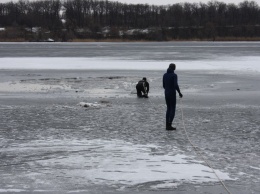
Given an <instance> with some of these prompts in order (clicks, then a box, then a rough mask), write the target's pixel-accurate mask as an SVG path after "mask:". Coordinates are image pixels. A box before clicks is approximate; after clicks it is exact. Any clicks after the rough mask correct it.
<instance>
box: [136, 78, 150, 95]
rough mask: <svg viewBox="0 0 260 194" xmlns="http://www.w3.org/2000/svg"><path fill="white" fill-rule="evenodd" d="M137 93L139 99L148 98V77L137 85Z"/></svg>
mask: <svg viewBox="0 0 260 194" xmlns="http://www.w3.org/2000/svg"><path fill="white" fill-rule="evenodd" d="M136 92H137V96H138V97H140V98H148V92H149V83H148V82H147V81H146V77H144V78H143V79H142V80H140V81H139V82H138V83H137V84H136Z"/></svg>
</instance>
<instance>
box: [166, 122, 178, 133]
mask: <svg viewBox="0 0 260 194" xmlns="http://www.w3.org/2000/svg"><path fill="white" fill-rule="evenodd" d="M166 130H169V131H172V130H176V128H175V127H172V124H171V123H166Z"/></svg>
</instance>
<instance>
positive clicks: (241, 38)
mask: <svg viewBox="0 0 260 194" xmlns="http://www.w3.org/2000/svg"><path fill="white" fill-rule="evenodd" d="M184 41H197V42H205V41H210V42H220V41H221V42H237V41H245V42H246V41H250V42H256V41H260V37H216V38H215V39H172V40H163V41H158V40H143V39H140V40H133V39H119V38H118V39H72V40H69V41H66V42H184ZM0 42H49V41H28V40H25V39H21V38H14V39H0ZM50 42H64V41H60V40H54V41H50Z"/></svg>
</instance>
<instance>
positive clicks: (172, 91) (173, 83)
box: [163, 63, 183, 130]
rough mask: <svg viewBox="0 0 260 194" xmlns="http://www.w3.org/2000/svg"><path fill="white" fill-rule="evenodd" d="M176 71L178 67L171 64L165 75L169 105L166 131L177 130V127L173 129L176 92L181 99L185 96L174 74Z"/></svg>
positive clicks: (165, 91) (164, 82) (164, 81)
mask: <svg viewBox="0 0 260 194" xmlns="http://www.w3.org/2000/svg"><path fill="white" fill-rule="evenodd" d="M175 69H176V65H175V64H174V63H171V64H170V65H169V68H168V69H167V73H165V74H164V75H163V88H164V95H165V101H166V105H167V111H166V130H176V128H175V127H172V121H173V119H174V116H175V109H176V91H177V92H178V93H179V96H180V98H182V96H183V95H182V93H181V91H180V88H179V85H178V77H177V75H176V74H175V73H174V70H175Z"/></svg>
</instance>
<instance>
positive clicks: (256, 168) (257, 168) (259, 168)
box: [249, 166, 260, 170]
mask: <svg viewBox="0 0 260 194" xmlns="http://www.w3.org/2000/svg"><path fill="white" fill-rule="evenodd" d="M249 167H250V168H253V169H255V170H260V167H255V166H249Z"/></svg>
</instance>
